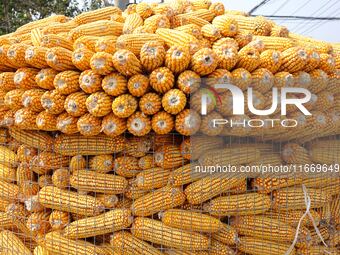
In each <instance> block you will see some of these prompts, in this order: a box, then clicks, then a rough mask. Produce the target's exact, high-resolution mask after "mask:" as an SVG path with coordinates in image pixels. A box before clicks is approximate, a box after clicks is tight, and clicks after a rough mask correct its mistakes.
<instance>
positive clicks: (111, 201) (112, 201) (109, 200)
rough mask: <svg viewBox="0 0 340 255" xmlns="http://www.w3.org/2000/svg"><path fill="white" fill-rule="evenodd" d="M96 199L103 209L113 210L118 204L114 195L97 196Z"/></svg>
mask: <svg viewBox="0 0 340 255" xmlns="http://www.w3.org/2000/svg"><path fill="white" fill-rule="evenodd" d="M97 199H99V201H101V202H102V203H103V204H104V206H105V208H106V209H107V208H115V207H116V205H117V204H118V201H119V199H118V197H117V196H116V195H106V194H99V195H98V196H97Z"/></svg>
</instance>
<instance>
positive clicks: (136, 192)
mask: <svg viewBox="0 0 340 255" xmlns="http://www.w3.org/2000/svg"><path fill="white" fill-rule="evenodd" d="M149 192H150V190H143V189H140V188H139V187H138V186H137V181H136V178H133V179H130V180H129V186H128V188H127V191H126V192H125V193H124V197H126V198H128V199H130V200H132V201H131V204H130V207H131V206H132V203H133V201H134V200H136V199H138V198H140V197H143V196H145V195H146V194H148V193H149ZM130 207H129V208H130Z"/></svg>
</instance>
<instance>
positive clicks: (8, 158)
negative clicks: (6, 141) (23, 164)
mask: <svg viewBox="0 0 340 255" xmlns="http://www.w3.org/2000/svg"><path fill="white" fill-rule="evenodd" d="M0 163H1V164H3V165H6V166H16V165H17V164H18V163H19V159H18V156H17V155H16V154H15V152H13V151H11V150H10V149H9V148H7V147H5V146H2V145H0Z"/></svg>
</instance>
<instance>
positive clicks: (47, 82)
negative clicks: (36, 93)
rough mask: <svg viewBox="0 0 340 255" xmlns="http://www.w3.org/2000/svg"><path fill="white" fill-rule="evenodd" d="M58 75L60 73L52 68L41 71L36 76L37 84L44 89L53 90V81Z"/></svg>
mask: <svg viewBox="0 0 340 255" xmlns="http://www.w3.org/2000/svg"><path fill="white" fill-rule="evenodd" d="M57 74H58V72H57V71H55V70H53V69H51V68H46V69H41V70H40V71H39V73H38V74H37V75H36V76H35V82H36V83H37V85H38V86H39V87H40V88H42V89H47V90H52V89H54V86H53V81H54V78H55V76H56V75H57Z"/></svg>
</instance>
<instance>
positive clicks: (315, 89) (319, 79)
mask: <svg viewBox="0 0 340 255" xmlns="http://www.w3.org/2000/svg"><path fill="white" fill-rule="evenodd" d="M309 75H310V84H309V86H308V90H310V91H311V92H312V93H319V92H320V91H322V90H324V89H326V88H327V85H328V81H329V79H328V75H327V74H326V73H325V72H324V71H322V70H321V69H315V70H313V71H311V72H310V73H309Z"/></svg>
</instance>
